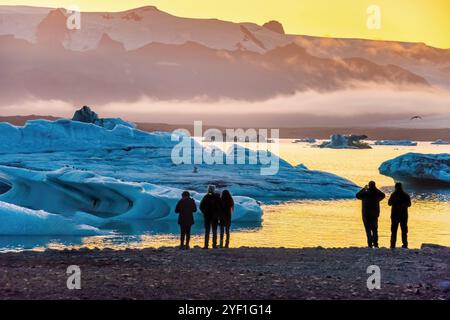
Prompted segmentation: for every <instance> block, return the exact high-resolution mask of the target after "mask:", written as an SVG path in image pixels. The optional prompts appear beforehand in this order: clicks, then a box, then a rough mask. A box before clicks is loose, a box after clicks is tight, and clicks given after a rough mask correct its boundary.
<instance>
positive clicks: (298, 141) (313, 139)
mask: <svg viewBox="0 0 450 320" xmlns="http://www.w3.org/2000/svg"><path fill="white" fill-rule="evenodd" d="M316 141H317V140H316V139H315V138H303V139H296V140H294V141H293V142H292V143H316Z"/></svg>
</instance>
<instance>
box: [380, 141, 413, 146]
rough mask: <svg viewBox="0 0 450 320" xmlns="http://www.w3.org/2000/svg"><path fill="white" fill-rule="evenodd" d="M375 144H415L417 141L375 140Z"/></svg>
mask: <svg viewBox="0 0 450 320" xmlns="http://www.w3.org/2000/svg"><path fill="white" fill-rule="evenodd" d="M375 145H377V146H411V147H414V146H417V142H413V141H411V140H379V141H376V142H375Z"/></svg>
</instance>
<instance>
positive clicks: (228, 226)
mask: <svg viewBox="0 0 450 320" xmlns="http://www.w3.org/2000/svg"><path fill="white" fill-rule="evenodd" d="M226 233H227V240H226V241H225V248H229V247H230V224H229V223H228V224H227V226H226Z"/></svg>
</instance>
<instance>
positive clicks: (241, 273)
mask: <svg viewBox="0 0 450 320" xmlns="http://www.w3.org/2000/svg"><path fill="white" fill-rule="evenodd" d="M70 265H77V266H79V267H80V270H81V289H80V290H69V289H67V285H66V282H67V278H68V275H67V268H68V267H69V266H70ZM370 265H377V266H379V267H380V270H381V289H380V290H372V291H370V290H368V289H367V284H366V282H367V278H368V277H369V276H370V274H368V273H367V268H368V267H369V266H370ZM448 282H450V248H447V247H441V246H437V245H423V246H422V249H418V250H417V249H413V250H403V249H396V250H394V251H392V250H390V249H383V248H381V249H365V248H342V249H337V248H336V249H332V248H330V249H323V248H321V247H318V248H303V249H284V248H278V249H274V248H273V249H271V248H248V247H241V248H236V249H216V250H213V249H210V250H202V249H200V248H199V247H195V248H193V249H191V250H189V251H180V250H178V248H173V247H163V248H159V249H142V250H138V249H125V250H122V251H116V250H112V249H103V250H99V249H93V250H89V249H86V248H82V249H80V250H62V251H58V250H46V251H43V252H34V251H23V252H14V253H13V252H9V253H0V299H51V300H54V299H56V300H59V299H101V300H104V299H113V300H122V299H127V300H128V299H133V300H134V299H138V300H140V299H156V300H159V299H169V300H173V299H180V300H185V299H186V300H191V299H194V300H197V299H202V300H203V299H206V300H215V299H224V300H231V299H238V300H241V299H256V300H266V299H294V300H304V299H307V300H316V299H320V300H322V299H325V300H329V299H332V300H347V299H351V300H354V299H368V300H371V299H375V300H387V299H389V300H397V299H399V300H404V299H408V300H409V299H411V300H416V299H421V300H424V299H437V300H442V299H444V300H448V299H450V288H449V287H448Z"/></svg>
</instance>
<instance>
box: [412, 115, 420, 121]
mask: <svg viewBox="0 0 450 320" xmlns="http://www.w3.org/2000/svg"><path fill="white" fill-rule="evenodd" d="M410 120H411V121H412V120H422V117H421V116H414V117H412V118H411V119H410Z"/></svg>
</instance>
